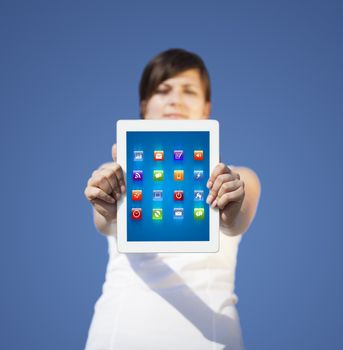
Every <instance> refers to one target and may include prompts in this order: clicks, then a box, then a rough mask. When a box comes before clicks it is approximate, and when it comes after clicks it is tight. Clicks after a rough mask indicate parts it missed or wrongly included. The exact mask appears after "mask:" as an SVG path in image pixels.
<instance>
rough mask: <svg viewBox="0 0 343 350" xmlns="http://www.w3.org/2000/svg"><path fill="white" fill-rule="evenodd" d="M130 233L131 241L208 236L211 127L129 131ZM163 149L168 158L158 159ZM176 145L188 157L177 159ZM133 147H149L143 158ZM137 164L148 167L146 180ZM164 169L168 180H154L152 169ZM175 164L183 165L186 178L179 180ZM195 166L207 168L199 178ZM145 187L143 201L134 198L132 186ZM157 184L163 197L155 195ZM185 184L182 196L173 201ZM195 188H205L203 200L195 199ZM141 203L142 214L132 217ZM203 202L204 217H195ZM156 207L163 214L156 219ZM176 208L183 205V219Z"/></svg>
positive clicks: (193, 239) (128, 184)
mask: <svg viewBox="0 0 343 350" xmlns="http://www.w3.org/2000/svg"><path fill="white" fill-rule="evenodd" d="M126 150H127V156H126V159H127V172H126V179H127V191H128V193H129V196H128V197H127V239H128V241H208V239H209V207H208V204H206V202H205V200H206V197H207V195H208V190H207V188H206V183H207V180H208V178H209V176H210V175H209V132H201V131H199V132H130V131H129V132H127V136H126ZM157 150H163V151H164V160H163V161H154V151H157ZM174 150H183V151H184V153H183V160H174ZM194 150H203V155H204V159H203V160H201V161H197V160H194ZM134 151H144V156H143V161H138V162H137V161H135V162H134V161H133V154H134ZM134 170H143V180H142V181H133V179H132V173H133V171H134ZM154 170H163V172H164V180H163V181H154V180H153V171H154ZM174 170H183V171H184V180H183V181H174ZM194 170H203V172H204V177H203V179H202V180H196V181H195V180H194V173H193V172H194ZM134 189H141V190H142V201H141V202H137V201H132V200H131V192H132V190H134ZM153 190H163V200H162V201H153V200H152V192H153ZM177 190H182V191H183V195H184V200H183V201H174V191H177ZM194 190H203V191H204V201H203V202H195V201H194ZM138 207H140V208H142V219H141V220H138V221H136V220H132V219H131V209H132V208H138ZM196 207H198V208H204V212H205V217H204V219H203V220H194V208H196ZM152 208H160V209H162V213H163V214H162V215H163V219H162V220H161V221H159V220H158V221H157V220H152ZM174 208H183V209H184V212H183V214H184V218H183V219H174V217H173V216H174Z"/></svg>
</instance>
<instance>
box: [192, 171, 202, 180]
mask: <svg viewBox="0 0 343 350" xmlns="http://www.w3.org/2000/svg"><path fill="white" fill-rule="evenodd" d="M203 178H204V171H203V170H194V180H202V179H203Z"/></svg>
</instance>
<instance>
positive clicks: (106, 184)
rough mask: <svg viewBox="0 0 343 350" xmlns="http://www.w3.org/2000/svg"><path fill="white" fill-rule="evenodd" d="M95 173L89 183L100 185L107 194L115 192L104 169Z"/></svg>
mask: <svg viewBox="0 0 343 350" xmlns="http://www.w3.org/2000/svg"><path fill="white" fill-rule="evenodd" d="M93 174H94V175H93V176H92V177H91V178H90V179H89V180H88V183H87V185H88V186H91V187H98V188H100V189H101V190H103V191H104V192H106V193H107V194H111V193H112V192H113V188H112V185H111V184H110V181H109V179H108V178H107V177H106V175H105V174H104V170H102V171H100V170H98V171H96V172H94V173H93Z"/></svg>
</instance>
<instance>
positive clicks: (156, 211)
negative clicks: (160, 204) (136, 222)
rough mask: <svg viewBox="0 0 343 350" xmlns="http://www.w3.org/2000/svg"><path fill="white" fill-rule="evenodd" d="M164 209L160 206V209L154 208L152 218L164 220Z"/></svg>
mask: <svg viewBox="0 0 343 350" xmlns="http://www.w3.org/2000/svg"><path fill="white" fill-rule="evenodd" d="M162 217H163V215H162V209H161V208H158V209H153V210H152V219H153V220H162Z"/></svg>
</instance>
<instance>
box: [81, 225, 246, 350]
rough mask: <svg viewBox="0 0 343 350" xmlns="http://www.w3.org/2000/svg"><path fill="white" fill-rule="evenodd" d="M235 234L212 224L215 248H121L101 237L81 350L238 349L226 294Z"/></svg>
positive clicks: (230, 292) (230, 290)
mask: <svg viewBox="0 0 343 350" xmlns="http://www.w3.org/2000/svg"><path fill="white" fill-rule="evenodd" d="M240 240H241V236H240V235H239V236H234V237H231V236H228V235H226V234H225V233H224V232H223V231H220V249H219V251H218V252H217V253H158V254H155V253H144V254H141V253H132V254H121V253H118V251H117V241H116V235H114V236H109V237H108V243H109V261H108V265H107V271H106V279H105V283H104V285H103V290H102V295H101V296H100V298H99V300H98V301H97V303H96V305H95V310H94V315H93V319H92V323H91V327H90V330H89V334H88V339H87V344H86V350H100V349H102V350H105V349H106V350H112V349H116V350H122V349H123V350H135V349H149V350H154V349H156V350H161V349H166V350H169V349H173V350H174V349H178V350H183V349H187V350H189V349H196V350H202V349H204V350H207V349H208V350H213V349H234V350H236V349H237V350H238V349H239V350H241V349H243V342H242V337H241V330H240V324H239V317H238V314H237V310H236V307H235V304H236V303H237V301H238V299H237V296H236V294H235V293H234V285H235V270H236V258H237V251H238V246H239V242H240Z"/></svg>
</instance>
